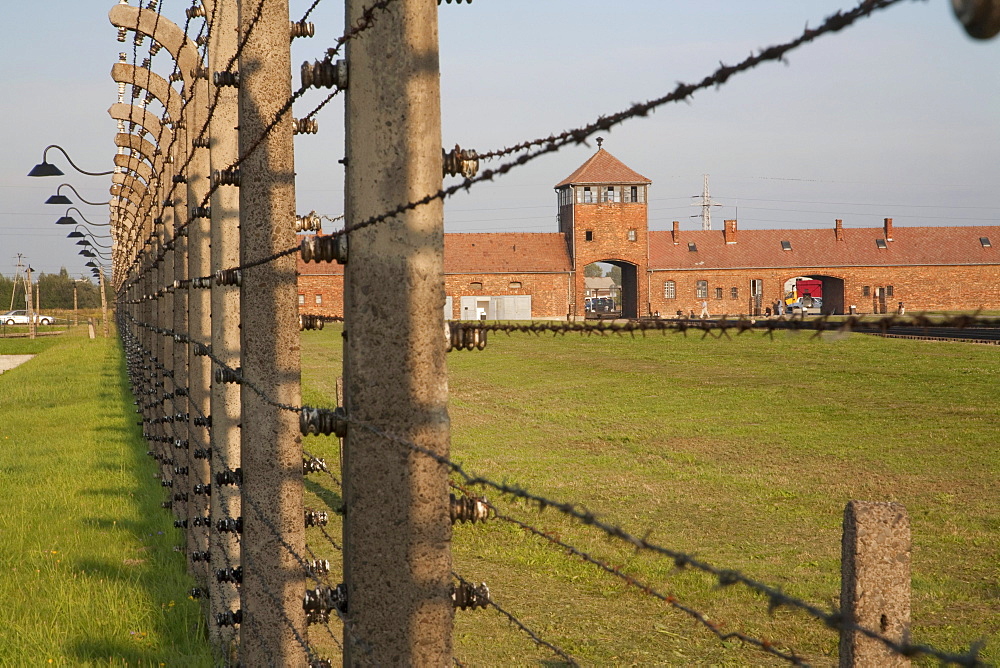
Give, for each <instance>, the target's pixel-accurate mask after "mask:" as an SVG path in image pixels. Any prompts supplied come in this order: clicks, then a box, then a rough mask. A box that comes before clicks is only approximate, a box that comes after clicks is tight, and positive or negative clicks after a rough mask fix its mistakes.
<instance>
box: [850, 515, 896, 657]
mask: <svg viewBox="0 0 1000 668" xmlns="http://www.w3.org/2000/svg"><path fill="white" fill-rule="evenodd" d="M840 571H841V584H840V609H841V612H842V613H843V615H844V619H845V621H847V622H848V623H852V624H855V625H857V626H862V627H864V628H867V629H870V630H872V631H875V632H877V633H880V634H881V635H883V636H885V637H887V638H890V639H892V640H894V641H896V642H902V641H904V640H909V637H908V636H909V628H910V518H909V516H908V515H907V513H906V508H904V507H903V506H901V505H900V504H898V503H876V502H872V501H850V502H848V504H847V507H846V508H845V509H844V537H843V544H842V560H841V567H840ZM909 665H910V660H909V658H907V657H905V656H902V655H900V654H897V653H895V652H892V651H891V650H889V648H887V647H886V646H885V645H884V644H882V643H881V642H879V641H877V640H873V639H871V638H869V637H867V636H865V635H862V634H860V633H858V632H854V631H844V632H841V634H840V666H841V667H842V668H847V667H848V666H852V667H853V666H909Z"/></svg>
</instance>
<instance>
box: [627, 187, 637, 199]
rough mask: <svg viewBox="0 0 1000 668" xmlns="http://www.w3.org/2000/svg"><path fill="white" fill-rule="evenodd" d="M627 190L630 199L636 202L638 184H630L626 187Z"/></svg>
mask: <svg viewBox="0 0 1000 668" xmlns="http://www.w3.org/2000/svg"><path fill="white" fill-rule="evenodd" d="M628 191H629V195H631V197H632V198H631V201H632V202H638V201H639V186H630V187H629V189H628Z"/></svg>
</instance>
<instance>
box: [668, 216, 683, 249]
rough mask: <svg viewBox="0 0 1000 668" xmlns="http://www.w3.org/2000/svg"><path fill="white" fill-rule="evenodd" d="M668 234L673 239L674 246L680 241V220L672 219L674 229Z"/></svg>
mask: <svg viewBox="0 0 1000 668" xmlns="http://www.w3.org/2000/svg"><path fill="white" fill-rule="evenodd" d="M670 236H671V237H672V238H673V240H674V245H675V246H676V245H677V244H679V243H680V242H681V224H680V221H677V220H675V221H674V231H673V232H671V233H670Z"/></svg>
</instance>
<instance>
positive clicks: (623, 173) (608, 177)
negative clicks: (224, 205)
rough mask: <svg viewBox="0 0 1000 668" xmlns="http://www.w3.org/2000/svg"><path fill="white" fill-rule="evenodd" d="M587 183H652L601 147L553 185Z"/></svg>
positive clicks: (559, 186)
mask: <svg viewBox="0 0 1000 668" xmlns="http://www.w3.org/2000/svg"><path fill="white" fill-rule="evenodd" d="M589 183H597V184H599V183H609V184H615V183H645V184H649V183H652V181H650V180H649V179H647V178H646V177H645V176H643V175H642V174H640V173H639V172H636V171H634V170H633V169H631V168H630V167H626V166H625V163H623V162H622V161H621V160H619V159H618V158H616V157H615V156H613V155H611V154H610V153H608V152H607V151H605V150H604V149H603V148H602V149H599V150H598V151H597V153H595V154H594V155H592V156H590V159H588V160H587V162H585V163H583V164H582V165H580V167H579V168H578V169H577V170H576V171H575V172H573V173H572V174H570V175H569V176H567V177H566V178H565V179H563V180H562V181H560V182H559V183H557V184H556V185H555V187H556V188H562V187H563V186H568V185H571V184H572V185H578V184H589Z"/></svg>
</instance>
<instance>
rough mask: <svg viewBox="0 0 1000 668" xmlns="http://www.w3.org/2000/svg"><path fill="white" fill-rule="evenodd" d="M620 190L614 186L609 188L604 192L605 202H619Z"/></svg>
mask: <svg viewBox="0 0 1000 668" xmlns="http://www.w3.org/2000/svg"><path fill="white" fill-rule="evenodd" d="M618 199H619V198H618V189H617V188H615V187H614V186H608V187H607V189H606V190H605V191H604V201H605V202H617V201H618Z"/></svg>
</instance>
